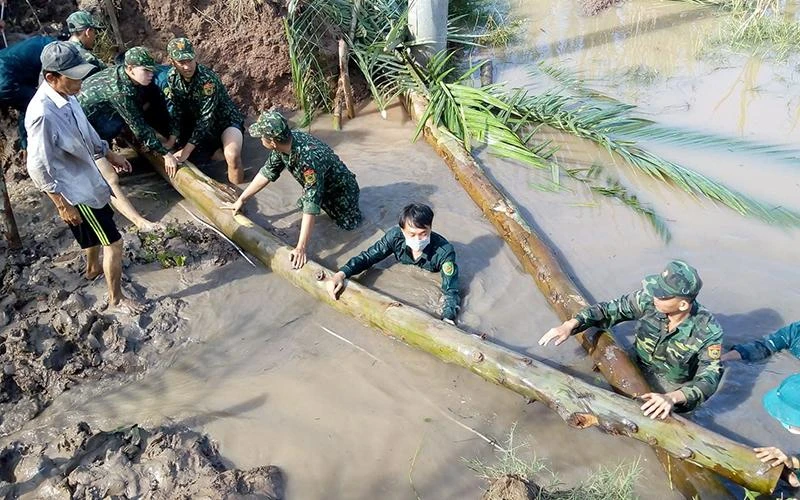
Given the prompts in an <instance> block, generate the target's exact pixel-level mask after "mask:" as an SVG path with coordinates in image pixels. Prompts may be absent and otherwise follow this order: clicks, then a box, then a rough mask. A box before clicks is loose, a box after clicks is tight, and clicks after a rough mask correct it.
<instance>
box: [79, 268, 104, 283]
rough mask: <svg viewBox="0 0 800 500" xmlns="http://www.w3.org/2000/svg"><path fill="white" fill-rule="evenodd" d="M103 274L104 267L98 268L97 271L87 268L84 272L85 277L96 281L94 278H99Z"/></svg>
mask: <svg viewBox="0 0 800 500" xmlns="http://www.w3.org/2000/svg"><path fill="white" fill-rule="evenodd" d="M102 275H103V270H102V269H98V270H96V271H89V270H88V269H87V270H86V271H85V272H84V273H83V276H84V277H85V278H86V279H87V280H89V281H94V280H96V279H97V278H99V277H100V276H102Z"/></svg>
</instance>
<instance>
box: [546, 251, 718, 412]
mask: <svg viewBox="0 0 800 500" xmlns="http://www.w3.org/2000/svg"><path fill="white" fill-rule="evenodd" d="M642 285H643V286H642V288H641V289H640V290H637V291H635V292H632V293H630V294H627V295H623V296H622V297H620V298H619V299H616V300H612V301H610V302H600V303H598V304H595V305H593V306H589V307H586V308H585V309H583V310H581V311H580V312H579V313H578V314H577V315H576V316H575V317H574V318H572V319H570V320H567V321H565V322H564V323H562V324H561V325H560V326H557V327H555V328H551V329H550V330H549V331H548V332H547V333H545V334H544V336H542V338H541V339H540V340H539V345H543V346H544V345H547V344H549V343H550V341H551V340H555V345H559V344H561V343H562V342H564V341H565V340H567V338H568V337H569V336H570V335H572V334H575V333H578V332H581V331H583V330H586V329H587V328H590V327H597V328H611V327H612V326H614V325H616V324H617V323H622V322H623V321H631V320H637V322H636V326H635V327H634V331H635V342H634V354H635V359H636V361H637V364H638V365H639V367H640V368H641V369H642V371H643V373H644V375H645V378H646V379H647V380H648V382H650V384H651V385H652V386H653V388H654V389H656V390H659V391H662V392H651V393H647V394H643V395H642V396H641V397H642V399H644V401H645V403H644V404H643V405H642V410H643V411H644V414H645V415H648V416H650V418H662V419H664V418H667V416H668V415H669V414H670V412H671V411H672V410H673V409H674V410H675V411H676V412H686V411H690V410H693V409H694V408H695V407H696V406H697V405H699V404H700V403H702V402H703V401H705V400H706V399H708V398H709V397H711V395H712V394H714V391H716V390H717V386H718V385H719V381H720V378H721V377H722V365H721V363H720V354H721V352H720V351H721V348H722V327H720V325H719V323H717V321H716V320H715V319H714V316H713V315H712V314H711V313H710V312H709V311H708V310H707V309H706V308H705V307H703V306H702V305H700V304H699V303H698V302H697V300H695V299H696V297H697V294H698V293H699V292H700V288H701V287H702V286H703V282H702V281H701V280H700V276H699V275H698V273H697V270H696V269H695V268H693V267H692V266H690V265H688V264H687V263H685V262H683V261H680V260H676V261H672V262H670V263H669V264H668V265H667V267H666V269H664V271H663V272H662V273H661V274H655V275H652V276H648V277H646V278H645V279H644V280H643V281H642Z"/></svg>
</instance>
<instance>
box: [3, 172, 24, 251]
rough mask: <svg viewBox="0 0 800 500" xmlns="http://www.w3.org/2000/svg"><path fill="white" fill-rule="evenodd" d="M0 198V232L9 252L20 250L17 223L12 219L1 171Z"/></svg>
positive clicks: (12, 212)
mask: <svg viewBox="0 0 800 500" xmlns="http://www.w3.org/2000/svg"><path fill="white" fill-rule="evenodd" d="M0 196H2V198H3V200H2V204H1V205H0V230H2V233H3V236H4V237H5V240H6V241H7V242H8V248H9V250H19V249H20V248H22V240H21V239H20V237H19V230H18V229H17V221H16V219H14V211H13V210H12V209H11V199H10V198H9V197H8V189H6V180H5V177H4V175H3V172H2V171H0Z"/></svg>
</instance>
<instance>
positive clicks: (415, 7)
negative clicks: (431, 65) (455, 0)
mask: <svg viewBox="0 0 800 500" xmlns="http://www.w3.org/2000/svg"><path fill="white" fill-rule="evenodd" d="M408 29H409V31H411V36H413V37H414V40H416V41H417V42H419V43H423V44H424V45H423V46H420V47H419V48H418V49H417V50H416V51H415V52H416V53H415V56H416V57H417V58H418V60H419V61H420V62H423V61H424V60H426V59H427V58H429V57H430V56H431V55H433V54H435V53H437V52H440V51H442V50H444V49H445V48H446V47H447V0H408ZM420 57H421V59H419V58H420Z"/></svg>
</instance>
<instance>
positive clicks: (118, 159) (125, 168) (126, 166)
mask: <svg viewBox="0 0 800 500" xmlns="http://www.w3.org/2000/svg"><path fill="white" fill-rule="evenodd" d="M106 158H107V159H108V161H109V162H110V163H111V165H112V166H113V167H114V170H115V171H116V172H117V173H119V172H125V173H129V172H131V171H132V170H133V167H132V166H131V164H130V162H129V161H128V160H127V159H126V158H125V157H124V156H122V155H121V154H119V153H116V152H114V151H109V152H108V156H106Z"/></svg>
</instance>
